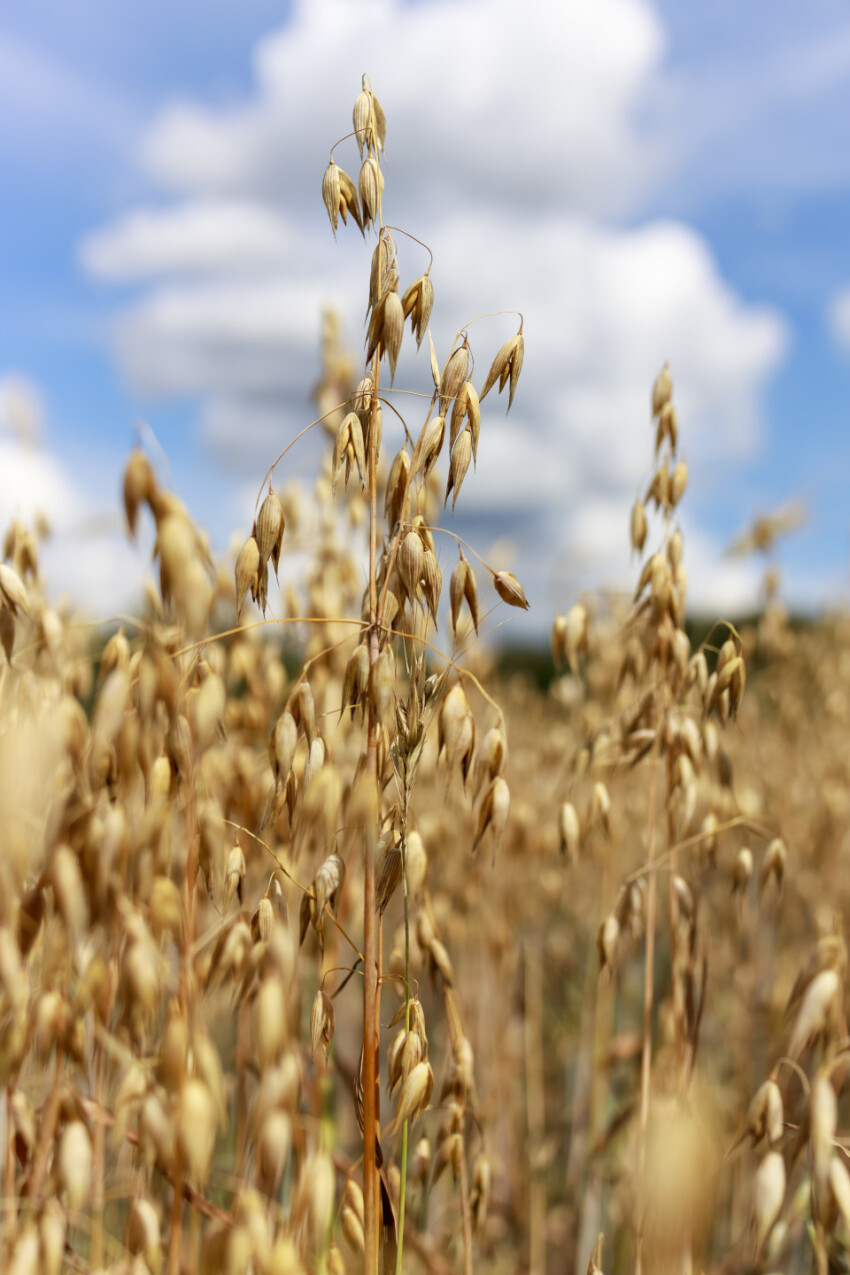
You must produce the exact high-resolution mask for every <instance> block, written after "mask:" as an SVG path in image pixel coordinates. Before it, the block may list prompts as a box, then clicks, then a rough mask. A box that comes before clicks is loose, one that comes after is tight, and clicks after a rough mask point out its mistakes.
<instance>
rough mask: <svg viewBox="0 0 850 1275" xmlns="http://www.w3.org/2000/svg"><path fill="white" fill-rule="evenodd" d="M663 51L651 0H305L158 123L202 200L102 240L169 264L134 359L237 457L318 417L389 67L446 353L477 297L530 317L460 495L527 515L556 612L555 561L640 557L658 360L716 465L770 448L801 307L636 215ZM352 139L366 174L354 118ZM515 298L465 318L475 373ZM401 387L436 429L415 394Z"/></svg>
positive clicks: (357, 252) (213, 440)
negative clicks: (229, 80)
mask: <svg viewBox="0 0 850 1275" xmlns="http://www.w3.org/2000/svg"><path fill="white" fill-rule="evenodd" d="M663 51H664V32H663V30H662V28H661V25H660V23H659V21H658V19H657V16H656V15H655V13H654V11H653V10H652V9H651V8H650V6H649V4H648V3H646V2H645V0H576V2H575V3H572V4H570V5H569V6H552V5H551V4H550V3H548V0H533V3H530V4H528V5H526V7H525V9H524V11H523V20H522V22H518V21H517V19H516V10H515V6H514V5H513V4H510V3H508V0H464V2H463V3H458V2H454V0H453V2H452V3H449V2H448V0H434V2H433V3H428V4H424V3H423V4H417V5H409V4H404V3H402V0H369V2H368V3H362V4H358V5H351V4H349V3H344V2H343V0H312V2H310V3H308V2H307V0H301V3H298V4H296V7H295V11H294V15H293V18H292V21H291V23H290V24H289V25H287V26H286V27H285V28H283V29H282V30H281V31H280V32H279V33H278V34H276V35H274V36H272V37H270V38H268V39H266V40H264V41H263V42H261V44H260V45H259V47H258V49H257V51H256V54H255V72H256V78H257V89H256V93H255V95H254V97H253V98H252V99H251V100H250V101H248V102H246V103H243V104H242V105H240V106H237V107H228V108H220V109H216V110H212V109H209V108H206V107H204V106H201V105H199V104H197V103H193V102H182V103H177V104H173V105H171V106H169V107H167V108H166V109H165V110H164V111H163V113H162V114H161V116H160V117H159V119H158V120H157V121H156V123H155V124H154V126H153V128H152V130H151V131H150V133H149V135H148V137H147V138H146V139H145V142H144V146H143V155H144V161H145V163H146V164H147V165H148V168H149V171H150V172H151V173H152V174H153V175H154V176H155V178H156V179H157V180H158V181H159V182H160V183H161V184H162V185H163V186H165V187H168V188H170V189H172V190H174V191H179V192H181V202H180V203H178V204H176V205H175V206H174V207H172V208H168V207H165V208H160V209H158V210H156V211H155V212H152V211H150V210H147V211H140V212H137V213H131V214H130V215H128V216H127V217H126V218H124V219H123V220H121V221H119V222H118V223H117V224H116V225H113V226H111V227H107V228H106V229H103V230H101V231H98V232H97V233H95V234H94V235H92V236H90V237H89V239H88V240H87V242H86V244H85V245H84V247H83V259H84V261H85V262H86V264H87V265H88V267H89V268H90V269H91V270H92V271H93V272H95V273H98V274H99V275H101V276H103V277H108V278H121V279H134V278H144V277H146V276H159V277H158V278H156V279H155V280H154V282H153V283H152V284H151V286H150V287H149V288H148V289H147V290H146V291H145V292H143V294H142V295H141V298H140V299H138V300H137V301H136V302H135V303H134V304H133V305H132V306H131V307H130V309H129V310H128V311H127V312H125V314H124V315H123V316H122V319H121V323H120V325H119V328H118V338H117V339H118V350H119V353H120V356H121V358H122V361H123V365H124V367H125V369H126V371H127V372H128V374H129V375H130V376H131V377H132V379H133V381H134V383H135V384H136V385H137V386H138V387H139V388H141V389H143V390H145V391H147V392H151V393H159V394H172V395H185V396H193V397H197V398H199V399H200V400H201V401H202V403H203V406H202V409H201V413H200V418H201V422H202V426H201V438H202V440H203V441H204V443H205V444H206V446H208V447H209V448H211V449H212V450H213V451H214V452H215V453H216V454H217V455H218V456H220V457H225V458H226V459H227V461H228V463H229V464H230V465H231V467H232V469H233V472H234V475H235V476H237V475H238V476H240V477H241V476H244V475H245V474H246V473H250V472H252V470H253V472H255V473H256V475H257V480H259V476H260V475H261V473H262V470H263V469H264V468H265V465H266V464H267V463H268V462H269V461H270V460H271V459H272V458H273V457H274V455H275V454H276V453H277V452H278V451H279V450H280V448H281V446H282V445H283V443H284V442H285V441H286V440H287V438H288V437H291V436H292V435H293V434H294V433H295V432H297V430H298V429H300V428H302V427H303V425H304V424H305V423H306V422H307V421H308V420H309V419H310V416H311V414H312V412H311V409H310V406H309V403H308V401H307V399H308V394H309V390H310V387H311V385H312V383H313V381H314V379H315V375H316V370H317V368H318V350H317V343H318V333H319V323H320V315H321V310H322V307H323V305H324V304H326V303H327V302H328V301H333V302H334V303H335V304H337V305H338V306H339V307H340V308H341V311H342V313H343V315H344V319H345V322H346V325H347V327H348V330H349V333H350V334H351V336H352V342H353V343H354V344H358V343H359V340H360V335H359V334H360V331H361V329H360V324H361V322H362V316H363V312H364V309H365V286H366V281H367V279H368V269H369V257H370V253H371V250H372V246H373V242H374V241H373V240H370V242H369V244H368V245H367V246H366V247H364V245H363V243H362V241H361V239H360V236H359V234H358V233H357V231H356V228H352V227H349V228H348V229H347V230H343V231H341V233H340V236H339V242H338V243H336V244H335V243H334V242H333V239H332V236H331V234H330V227H329V226H328V224H327V220H326V218H325V214H324V212H323V209H322V206H321V202H320V184H321V174H322V170H323V168H324V165H325V163H326V162H327V155H328V152H329V147H330V144H331V143H333V142H334V140H335V139H336V137H337V136H338V135H339V134H340V133H343V132H345V130H346V128H347V127H349V121H350V118H351V115H350V113H351V106H352V103H353V99H354V96H355V95H356V92H357V90H358V89H359V76H360V72H361V71H362V70H363V69H368V68H372V69H373V74H374V79H375V89H376V92H377V93H378V95H379V97H380V98H381V100H382V102H383V104H384V106H385V109H386V111H387V115H388V137H387V163H386V178H387V189H386V193H385V205H384V207H385V215H386V216H387V218H388V219H389V220H391V221H392V222H393V223H396V224H400V225H403V226H405V227H407V228H409V229H410V230H411V231H412V233H414V234H416V235H417V236H420V237H421V238H423V239H425V240H426V241H427V242H428V243H429V245H430V246H431V247H432V248H433V250H434V254H435V259H434V265H433V270H432V278H433V281H434V287H435V293H436V303H435V310H434V315H433V320H432V327H433V333H434V339H435V341H436V343H437V347H438V351H439V353H440V355H441V357H445V355H446V354H447V352H448V350H449V347H450V342H451V340H452V337H453V334H454V332H455V331H456V330H457V329H458V328H459V327H460V325H461V324H463V323H465V322H468V321H469V320H470V319H471V318H472V317H473V315H474V314H476V313H480V312H482V311H486V310H491V309H492V310H495V309H500V308H502V307H503V306H505V305H516V306H519V307H521V308H522V310H523V313H524V316H525V336H526V361H525V367H524V370H523V376H522V381H521V384H520V389H519V391H518V394H517V399H516V402H515V406H514V409H513V412H512V413H511V416H510V417H509V418H508V419H507V421H505V418H504V408H505V402H504V400H503V399H499V398H497V396H496V395H495V393H494V394H493V395H492V396H491V398H490V399H488V400H487V401H486V402H485V404H484V407H483V423H482V433H481V450H480V456H479V463H478V469H477V472H476V473H470V474H469V476H468V477H467V479H466V483H465V485H464V489H463V493H462V495H461V498H460V501H459V504H458V509H459V511H464V510H465V511H466V514H467V515H469V516H470V517H474V518H477V519H478V520H479V525H480V526H482V527H485V526H486V528H487V529H488V531H492V529H493V528H494V527H495V526H496V525H497V524H498V523H499V520H500V519H501V520H504V521H506V522H508V523H510V531H511V534H512V535H514V537H515V538H516V539H517V540H518V543H519V551H520V552H519V557H518V560H517V564H516V567H517V571H518V574H520V575H524V576H526V577H527V578H529V579H532V580H533V587H532V588H529V590H528V592H529V596H532V592H534V594H535V597H534V601H535V619H536V622H537V623H538V624H542V625H543V626H544V627H545V624H546V623H547V614H549V613H550V610H549V609H550V607H551V597H552V589H553V588H555V589H558V588H561V587H562V581H561V577H564V579H566V581H567V586H568V587H572V584H570V581H571V580H573V581H574V580H575V579H578V578H583V574H584V571H585V568H586V567H587V566H588V564H591V563H592V564H593V567H594V570H596V571H597V576H596V578H597V579H599V578H600V577H601V578H610V579H611V580H620V581H622V582H624V583H627V582H628V580H629V579H630V577H629V576H628V575H626V577H625V578H624V574H623V573H624V570H625V571H626V572H627V571H628V563H627V561H624V558H623V554H622V553H621V552H620V551H619V549H618V548H617V545H616V544H615V536H614V532H613V531H612V530H611V529H612V528H613V527H615V526H616V528H617V532H616V536H617V537H619V536H620V535H621V532H622V543H623V545H624V546H625V544H626V540H625V535H626V532H625V528H626V527H627V519H628V508H629V506H630V504H631V501H632V500H633V498H634V496H635V494H636V493H637V491H638V490H640V489H641V487H642V486H643V485H645V483H646V481H647V479H648V476H649V472H650V463H651V448H652V430H651V425H650V422H649V419H648V417H649V411H648V405H649V390H650V386H651V383H652V379H653V377H654V375H655V373H656V372H657V370H658V368H659V366H660V364H661V363H662V361H663V360H664V359H665V358H669V359H670V361H671V364H672V366H673V371H674V377H675V381H676V401H677V404H678V407H679V411H680V417H681V422H682V447H683V450H684V454H685V456H686V457H687V459H688V462H689V464H690V465H691V469H692V472H703V473H705V474H710V473H711V472H714V473H717V472H719V470H720V468H721V466H722V465H727V464H730V463H740V462H741V461H743V460H746V459H751V458H752V457H753V456H754V455H756V454H757V452H758V449H759V448H760V447H761V445H762V443H763V435H762V422H761V418H760V400H761V395H762V391H763V388H764V386H765V383H766V381H767V379H768V378H769V377H770V375H771V374H772V372H773V371H774V369H775V368H776V366H777V364H778V362H779V360H780V359H781V357H782V355H783V352H784V349H785V347H786V343H787V332H786V329H785V325H784V323H783V321H782V319H781V318H780V316H778V315H777V314H776V313H775V312H772V311H769V310H768V309H766V308H761V307H758V306H754V305H752V304H750V303H748V302H745V301H744V300H743V299H742V298H741V297H740V296H738V295H736V293H735V292H734V291H733V289H732V288H730V286H729V285H728V283H727V282H726V281H725V280H724V279H723V277H722V275H721V273H720V271H719V269H718V266H717V263H716V261H715V259H714V257H713V255H712V253H711V250H710V248H709V247H708V245H707V243H706V242H705V240H704V239H703V238H702V237H701V236H700V235H699V234H697V233H696V232H695V231H693V230H691V229H690V228H688V227H687V226H685V225H683V224H681V223H678V222H674V221H670V220H663V221H662V220H648V221H644V222H643V223H642V224H638V225H635V224H634V217H635V210H636V209H637V208H638V207H639V206H640V201H641V200H642V199H644V198H645V196H646V193H647V190H648V189H649V188H650V187H651V185H652V183H653V182H657V181H659V180H661V177H662V176H663V174H664V172H665V167H666V166H669V164H670V162H671V156H670V154H669V153H667V152H665V151H664V148H663V147H662V146H661V144H660V135H659V134H658V132H657V131H656V132H653V131H651V130H650V129H648V128H647V127H646V126H645V123H643V122H642V118H643V114H644V113H645V111H644V108H645V107H646V105H647V104H648V103H650V102H651V101H653V100H654V94H655V92H656V86H657V83H658V80H659V78H660V77H661V75H662V71H663V63H662V56H663ZM336 158H337V160H338V162H340V163H341V164H342V165H343V166H344V167H346V168H348V169H350V170H351V171H352V172H353V173H355V174H356V162H357V157H356V148H355V147H354V144H353V142H352V141H350V140H349V141H348V142H346V143H344V144H343V145H341V146H340V147H339V148H338V150H337V153H336ZM627 215H628V218H630V220H628V219H627ZM398 246H399V257H400V264H401V272H402V281H403V283H404V282H406V281H408V280H409V279H410V278H412V277H414V276H415V275H416V274H418V273H419V272H420V271H421V270H422V269H423V268H424V266H425V264H426V262H427V257H426V255H425V254H424V252H423V251H422V249H421V248H419V247H418V246H417V245H415V244H411V243H410V242H409V241H407V240H405V239H404V238H403V237H402V236H399V237H398ZM515 322H516V320H515V319H513V318H512V317H511V316H506V317H502V318H494V319H491V320H488V321H487V322H486V323H482V324H480V325H476V326H475V327H473V328H472V329H471V330H470V340H471V342H472V347H473V350H474V353H475V357H476V380H477V381H478V382H479V383H480V381H481V379H483V376H484V374H485V372H486V369H487V367H488V366H489V362H490V359H491V358H492V355H493V353H494V352H495V350H496V348H497V347H498V345H499V344H500V343H501V341H502V340H504V338H505V337H506V336H507V335H509V334H510V333H511V332H512V331H514V330H515V326H512V325H514V324H515ZM412 352H413V344H412V341H411V340H410V338H409V336H407V337H406V338H405V348H404V350H403V354H402V360H401V362H400V365H399V371H398V375H397V377H396V385H397V386H398V387H402V386H404V387H410V388H415V389H420V390H426V391H427V390H428V389H429V388H430V378H429V373H428V365H427V358H425V357H424V356H423V358H422V360H421V361H420V362H419V363H415V362H414V361H413V358H412ZM394 401H396V403H397V405H398V407H399V410H402V411H404V412H405V413H406V414H407V415H408V418H409V424H410V428H411V430H412V431H415V430H416V429H417V427H418V424H419V414H418V411H419V409H418V408H417V409H412V408H411V406H410V403H411V400H409V399H405V398H403V397H401V396H398V397H397V399H395V400H394ZM385 422H386V428H387V433H388V436H389V431H390V430H391V428H392V425H391V418H390V414H389V413H386V414H385ZM297 467H298V464H297V462H296V468H297ZM617 511H619V518H615V513H616V512H617ZM698 531H699V529H696V532H698ZM702 536H703V539H702V541H699V540H698V539H697V537H696V534H695V541H696V543H697V544H699V545H701V546H702V548H701V549H700V552H701V553H702V559H701V564H700V566H701V569H700V571H699V573H698V574H696V573H695V575H694V584H693V587H692V595H693V597H694V600H695V601H696V602H700V597H699V590H700V589H701V588H704V589H705V590H706V593H705V596H706V597H708V596H709V595H710V592H711V591H710V589H709V585H708V583H705V584H703V582H709V581H711V580H714V581H715V582H716V583H717V588H718V590H719V589H720V585H721V584H725V585H726V586H727V587H728V588H729V589H730V590H733V591H734V590H737V591H738V593H737V594H736V595H735V596H738V594H740V593H741V591H742V590H743V589H744V586H743V585H742V584H741V583H740V582H741V581H742V580H746V581H747V582H748V581H749V577H748V576H747V575H746V573H744V575H742V574H741V569H740V568H739V567H738V566H734V567H730V568H727V567H725V566H724V567H723V568H722V570H721V569H718V570H716V571H714V572H713V574H712V569H711V568H710V565H709V560H710V558H711V547H710V545H709V544H708V542H707V540H706V538H705V534H704V533H702ZM617 543H619V541H617ZM554 563H557V564H558V565H557V566H554V565H553V564H554ZM571 573H572V574H571ZM555 576H558V581H556V582H555V583H554V584H553V580H554V577H555ZM713 587H714V586H712V588H713ZM747 587H748V584H747ZM712 596H713V595H712ZM538 603H539V605H537V604H538Z"/></svg>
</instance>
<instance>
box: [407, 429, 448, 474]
mask: <svg viewBox="0 0 850 1275" xmlns="http://www.w3.org/2000/svg"><path fill="white" fill-rule="evenodd" d="M445 437H446V418H445V416H431V417H430V418H429V419H428V420H427V421H426V423H425V424H424V425H423V426H422V433H421V434H420V435H419V438H418V440H417V443H416V449H415V451H414V453H413V460H412V462H411V468H412V470H413V471H414V472H416V471H417V470H419V469H421V470H422V476H423V478H427V477H428V475H429V474H430V472H431V470H432V469H433V468H434V465H435V464H436V463H437V458H438V457H439V455H440V452H441V451H442V447H443V440H444V438H445Z"/></svg>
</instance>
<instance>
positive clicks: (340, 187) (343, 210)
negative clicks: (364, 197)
mask: <svg viewBox="0 0 850 1275" xmlns="http://www.w3.org/2000/svg"><path fill="white" fill-rule="evenodd" d="M322 200H323V201H324V205H325V208H326V210H327V214H328V217H329V218H330V222H331V228H332V229H333V232H334V239H336V229H337V226H338V225H339V218H340V216H341V217H342V220H343V224H347V222H348V216H347V215H348V213H351V216H352V218H353V219H354V221H355V222H356V223H357V226H358V227H359V229H360V231H361V233H363V221H362V219H361V216H360V208H359V206H358V203H357V189H356V187H355V185H354V182H353V181H352V180H351V178H350V177H349V175H348V173H346V172H345V171H344V169H342V168H340V167H339V165H338V164H335V163H334V161H333V159H332V160H331V162H330V163H329V164H328V166H327V168H326V169H325V175H324V177H323V178H322Z"/></svg>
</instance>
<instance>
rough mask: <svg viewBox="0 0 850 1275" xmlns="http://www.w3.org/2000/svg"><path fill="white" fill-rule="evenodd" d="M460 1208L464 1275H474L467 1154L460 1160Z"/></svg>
mask: <svg viewBox="0 0 850 1275" xmlns="http://www.w3.org/2000/svg"><path fill="white" fill-rule="evenodd" d="M460 1208H461V1213H462V1215H463V1275H472V1214H471V1212H470V1208H469V1176H468V1174H467V1171H466V1153H465V1152H464V1154H463V1155H462V1156H461V1158H460Z"/></svg>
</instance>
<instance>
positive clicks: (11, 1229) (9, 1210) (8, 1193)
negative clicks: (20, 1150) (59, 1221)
mask: <svg viewBox="0 0 850 1275" xmlns="http://www.w3.org/2000/svg"><path fill="white" fill-rule="evenodd" d="M14 1093H15V1090H14V1086H13V1085H12V1084H11V1082H10V1083H9V1084H8V1085H7V1087H6V1130H5V1132H6V1146H5V1160H4V1164H3V1202H4V1206H5V1209H6V1242H7V1244H8V1246H9V1252H11V1251H12V1245H13V1244H14V1242H15V1232H16V1230H17V1224H18V1210H17V1204H16V1199H17V1192H16V1191H15V1132H14V1126H13V1123H12V1098H13V1097H14Z"/></svg>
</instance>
